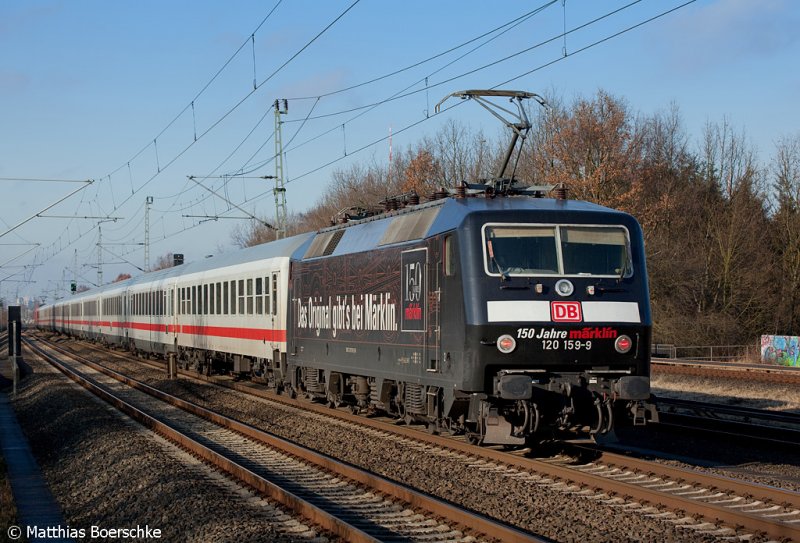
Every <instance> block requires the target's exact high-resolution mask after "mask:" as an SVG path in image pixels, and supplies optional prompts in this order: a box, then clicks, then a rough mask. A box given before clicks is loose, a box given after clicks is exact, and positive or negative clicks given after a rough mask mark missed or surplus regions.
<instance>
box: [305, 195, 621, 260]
mask: <svg viewBox="0 0 800 543" xmlns="http://www.w3.org/2000/svg"><path fill="white" fill-rule="evenodd" d="M512 211H534V212H538V213H541V214H542V221H543V222H548V221H552V222H564V221H571V220H576V219H577V218H578V217H579V216H583V217H584V218H585V215H586V214H587V213H591V214H593V215H595V216H596V217H597V219H598V220H599V218H600V217H601V216H605V217H608V218H607V219H606V220H610V218H611V217H616V220H623V219H622V217H628V218H630V216H629V215H628V214H627V213H624V212H621V211H618V210H614V209H610V208H607V207H604V206H600V205H597V204H593V203H590V202H583V201H579V200H559V199H553V198H533V197H531V196H511V197H496V198H475V197H468V198H444V199H441V200H435V201H432V202H428V203H426V204H422V205H418V206H414V207H412V208H405V209H401V210H398V211H392V212H388V213H384V214H381V215H376V216H373V217H369V218H366V219H362V220H359V221H352V222H350V223H347V224H344V225H338V226H333V227H330V228H326V229H323V230H320V231H319V232H318V233H317V234H316V237H315V240H314V242H313V243H311V244H310V246H307V247H303V248H301V250H299V251H297V252H296V253H295V254H294V255H293V257H294V258H296V259H310V258H318V257H323V256H329V255H330V256H338V255H345V254H353V253H360V252H363V251H368V250H371V249H376V248H379V247H383V246H388V245H394V244H396V243H405V242H412V241H415V240H419V239H422V238H425V237H429V236H433V235H436V234H440V233H443V232H447V231H449V230H453V229H455V228H457V227H458V226H459V225H460V224H461V223H462V222H463V221H464V219H465V218H466V217H467V216H468V215H470V214H473V213H482V212H512Z"/></svg>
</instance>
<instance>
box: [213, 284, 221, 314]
mask: <svg viewBox="0 0 800 543" xmlns="http://www.w3.org/2000/svg"><path fill="white" fill-rule="evenodd" d="M214 290H215V291H216V293H217V315H221V314H222V283H217V288H216V289H214Z"/></svg>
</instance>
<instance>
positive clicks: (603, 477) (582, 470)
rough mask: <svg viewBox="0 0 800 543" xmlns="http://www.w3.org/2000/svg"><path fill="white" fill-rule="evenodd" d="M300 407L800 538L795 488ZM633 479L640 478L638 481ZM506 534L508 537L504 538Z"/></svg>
mask: <svg viewBox="0 0 800 543" xmlns="http://www.w3.org/2000/svg"><path fill="white" fill-rule="evenodd" d="M145 363H146V364H149V365H153V366H154V367H158V368H160V369H163V368H164V364H163V363H158V362H154V361H145ZM179 373H180V374H181V375H184V376H186V377H190V378H195V379H199V380H202V381H210V382H214V383H216V384H218V385H222V386H227V387H229V388H232V389H235V390H239V391H241V392H245V393H247V394H252V395H257V396H261V397H264V398H268V399H269V400H270V401H275V402H279V403H282V404H286V405H291V406H298V404H299V401H298V400H293V399H290V398H287V397H285V396H276V395H274V394H272V393H269V392H266V391H263V390H261V389H258V388H253V387H250V386H247V385H246V384H245V383H237V382H233V381H230V380H228V379H223V380H219V379H217V378H214V377H207V376H201V375H198V374H196V373H193V372H186V371H179ZM302 408H303V409H304V410H307V411H313V412H316V413H319V414H325V415H326V416H329V417H334V418H339V419H342V420H343V421H347V422H351V423H354V424H358V425H361V426H369V427H372V428H374V429H378V430H384V431H386V432H387V433H390V434H397V435H399V436H402V437H405V438H412V439H415V440H417V441H421V442H424V443H426V444H427V445H429V446H438V447H442V448H445V449H447V450H450V451H458V452H460V453H463V454H465V455H468V456H469V457H470V458H474V460H472V462H473V464H483V465H485V466H486V467H487V469H498V470H501V471H506V472H508V474H509V476H514V477H518V476H523V477H527V478H528V480H531V481H537V480H555V481H563V482H564V484H567V485H576V486H578V487H589V488H592V489H596V490H597V491H598V492H605V493H607V495H612V496H625V497H626V498H627V499H630V500H634V501H637V502H639V503H658V504H661V505H662V506H664V507H667V508H668V509H673V510H676V511H688V512H690V513H691V514H692V515H696V516H697V518H705V519H709V520H711V521H712V522H721V523H723V524H725V525H727V526H736V527H739V528H740V529H744V530H749V531H751V532H762V533H765V534H768V535H769V536H770V537H773V538H776V539H780V540H785V539H787V538H788V539H790V540H796V541H800V526H798V525H796V524H794V523H792V522H791V521H789V520H783V519H782V517H783V516H784V515H785V516H788V517H793V516H796V515H797V514H798V513H797V512H796V510H797V509H798V508H800V495H798V494H797V493H793V492H789V491H782V490H780V489H775V488H771V487H764V486H762V485H753V484H751V483H747V482H743V481H736V480H730V479H728V478H720V477H719V476H714V475H710V474H702V473H699V472H696V471H694V470H680V469H677V468H673V467H669V466H663V465H661V464H654V463H652V462H648V461H646V460H634V459H631V458H629V457H624V456H621V455H615V454H611V453H608V452H603V453H602V456H601V457H599V458H596V459H595V461H590V463H589V464H585V465H583V466H576V465H574V463H573V462H569V463H567V464H564V465H560V464H558V465H557V464H554V463H551V462H550V461H541V460H536V459H533V458H526V457H524V456H518V455H514V454H509V453H508V452H505V451H499V450H493V449H489V448H475V447H474V446H472V445H469V444H468V443H466V442H464V441H460V440H457V439H453V438H451V437H445V436H438V435H430V434H428V433H427V432H421V431H419V430H416V429H414V428H412V427H404V426H396V425H394V424H389V423H385V422H381V421H379V420H376V419H369V418H364V417H359V416H355V415H352V414H351V413H349V412H347V411H343V410H342V411H340V410H331V409H329V408H326V407H323V406H315V405H313V404H304V405H302ZM598 462H600V463H602V464H606V465H608V464H611V465H612V468H613V466H618V467H619V469H620V470H622V471H620V470H618V469H615V468H614V469H608V468H604V467H602V466H600V465H598ZM637 462H638V464H637ZM634 466H636V467H634ZM629 469H634V470H636V471H637V472H639V475H630V476H628V474H627V473H626V471H627V470H629ZM520 472H526V473H520ZM654 477H655V478H658V479H659V482H658V483H657V486H659V487H662V488H663V490H661V489H658V488H654V487H653V485H654V484H656V483H653V482H652V480H653V478H654ZM632 479H636V481H633V480H632ZM686 489H688V490H686ZM718 492H724V493H726V494H728V493H729V496H728V497H729V498H730V499H729V502H730V504H733V505H731V506H730V507H728V505H725V502H726V501H728V499H727V498H726V499H725V501H722V502H720V501H717V500H716V499H715V500H714V501H711V502H707V501H706V498H707V497H709V496H711V497H714V495H715V493H718ZM736 504H738V505H736ZM763 504H769V507H768V509H769V510H770V511H771V510H772V508H774V507H778V508H779V509H781V508H782V506H781V505H777V506H776V505H775V504H785V505H786V507H787V508H791V509H790V510H789V511H788V512H787V513H785V514H784V513H780V515H781V516H779V517H770V516H769V514H770V513H769V512H767V513H763V514H762V513H760V512H759V511H760V510H761V509H766V508H767V507H766V506H764V505H763ZM484 533H485V532H484ZM502 539H503V540H505V538H502Z"/></svg>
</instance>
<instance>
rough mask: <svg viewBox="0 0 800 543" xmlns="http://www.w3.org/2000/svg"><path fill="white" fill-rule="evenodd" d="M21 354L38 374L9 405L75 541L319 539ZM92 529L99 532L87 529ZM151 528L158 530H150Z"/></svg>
mask: <svg viewBox="0 0 800 543" xmlns="http://www.w3.org/2000/svg"><path fill="white" fill-rule="evenodd" d="M26 360H27V361H28V362H29V364H30V365H31V366H32V367H33V368H34V372H35V373H34V375H33V376H31V377H28V378H26V379H25V381H24V382H23V384H22V386H21V387H20V390H19V392H18V395H17V399H16V400H15V401H14V408H15V410H16V414H17V417H18V419H19V422H20V425H21V426H22V428H23V430H24V431H25V434H26V436H27V438H28V440H29V442H30V445H31V449H32V451H33V453H34V455H35V457H36V459H37V461H38V463H39V465H40V467H41V469H42V472H43V474H44V476H45V478H46V480H47V482H48V484H49V485H50V488H51V490H52V492H53V494H54V495H55V496H56V499H57V500H58V502H59V503H60V505H61V507H62V510H63V512H64V517H65V520H66V522H67V526H64V527H63V528H64V529H65V530H66V529H68V528H69V529H72V530H82V531H83V533H84V534H85V537H78V538H76V541H103V540H107V541H156V540H160V541H169V542H181V541H187V542H209V543H212V542H213V543H216V542H240V541H252V542H259V541H287V542H288V541H314V540H317V541H325V540H324V539H319V538H317V539H315V538H316V537H317V536H316V534H315V533H310V532H309V531H308V528H307V527H304V526H302V525H300V524H299V523H298V522H297V521H296V520H294V519H292V518H291V517H289V516H287V515H286V514H285V513H284V512H282V511H281V510H280V509H277V508H276V507H274V506H273V505H271V504H270V503H268V502H267V501H266V500H263V499H261V498H259V497H256V496H253V495H252V494H250V493H249V492H248V491H246V490H245V489H243V488H241V487H239V486H238V485H236V484H235V483H233V482H231V481H229V480H228V479H227V478H225V477H224V476H222V475H221V474H219V473H217V472H215V471H213V470H212V469H211V468H209V467H208V466H206V465H205V464H202V463H201V462H200V461H198V460H196V459H195V458H193V457H192V456H190V455H189V454H187V453H185V452H183V451H182V450H180V449H178V448H176V447H174V446H173V445H171V444H169V443H168V442H166V440H164V439H162V438H161V437H159V436H156V435H155V434H153V433H152V432H150V431H149V430H145V429H144V428H143V427H141V426H139V425H138V424H136V423H133V422H129V421H127V420H125V419H124V417H122V416H121V415H119V414H118V413H116V411H114V410H113V409H112V408H111V407H109V406H108V405H107V404H105V403H103V402H102V401H100V400H97V399H95V397H94V396H92V395H91V394H89V393H88V392H86V391H85V390H83V389H82V388H80V387H79V386H77V385H75V384H73V383H72V382H71V381H69V380H68V379H67V378H66V377H65V376H63V375H62V374H60V373H58V372H54V371H53V370H51V369H50V368H49V367H48V366H46V365H45V364H44V363H42V362H39V361H38V360H36V359H33V358H26ZM137 527H138V530H139V531H138V532H131V533H133V534H138V535H141V536H143V537H133V538H124V539H122V538H120V537H119V533H117V534H114V533H113V532H110V530H114V529H127V530H136V529H137ZM93 530H94V533H95V534H97V535H100V536H105V537H98V538H91V535H92V533H93ZM145 530H149V532H146V531H145ZM154 530H160V534H159V535H160V537H158V538H155V537H152V538H150V539H148V538H147V537H146V536H147V535H150V536H152V535H154V533H155V532H154ZM70 533H72V534H75V533H77V532H70Z"/></svg>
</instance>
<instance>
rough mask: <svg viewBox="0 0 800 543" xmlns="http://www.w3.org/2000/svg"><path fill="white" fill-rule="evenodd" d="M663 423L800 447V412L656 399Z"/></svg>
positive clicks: (674, 427) (665, 425) (661, 424)
mask: <svg viewBox="0 0 800 543" xmlns="http://www.w3.org/2000/svg"><path fill="white" fill-rule="evenodd" d="M655 403H656V405H657V406H658V413H659V422H658V424H659V426H662V427H669V428H672V429H674V430H678V431H682V430H691V431H693V432H706V433H714V434H721V435H727V436H736V437H747V438H748V439H751V440H755V441H762V442H768V443H773V444H780V445H782V446H789V447H797V446H800V414H798V413H787V412H780V411H766V410H763V409H753V408H749V407H741V406H730V405H722V404H716V403H708V402H698V401H693V400H684V399H675V398H662V397H658V398H656V399H655Z"/></svg>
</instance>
